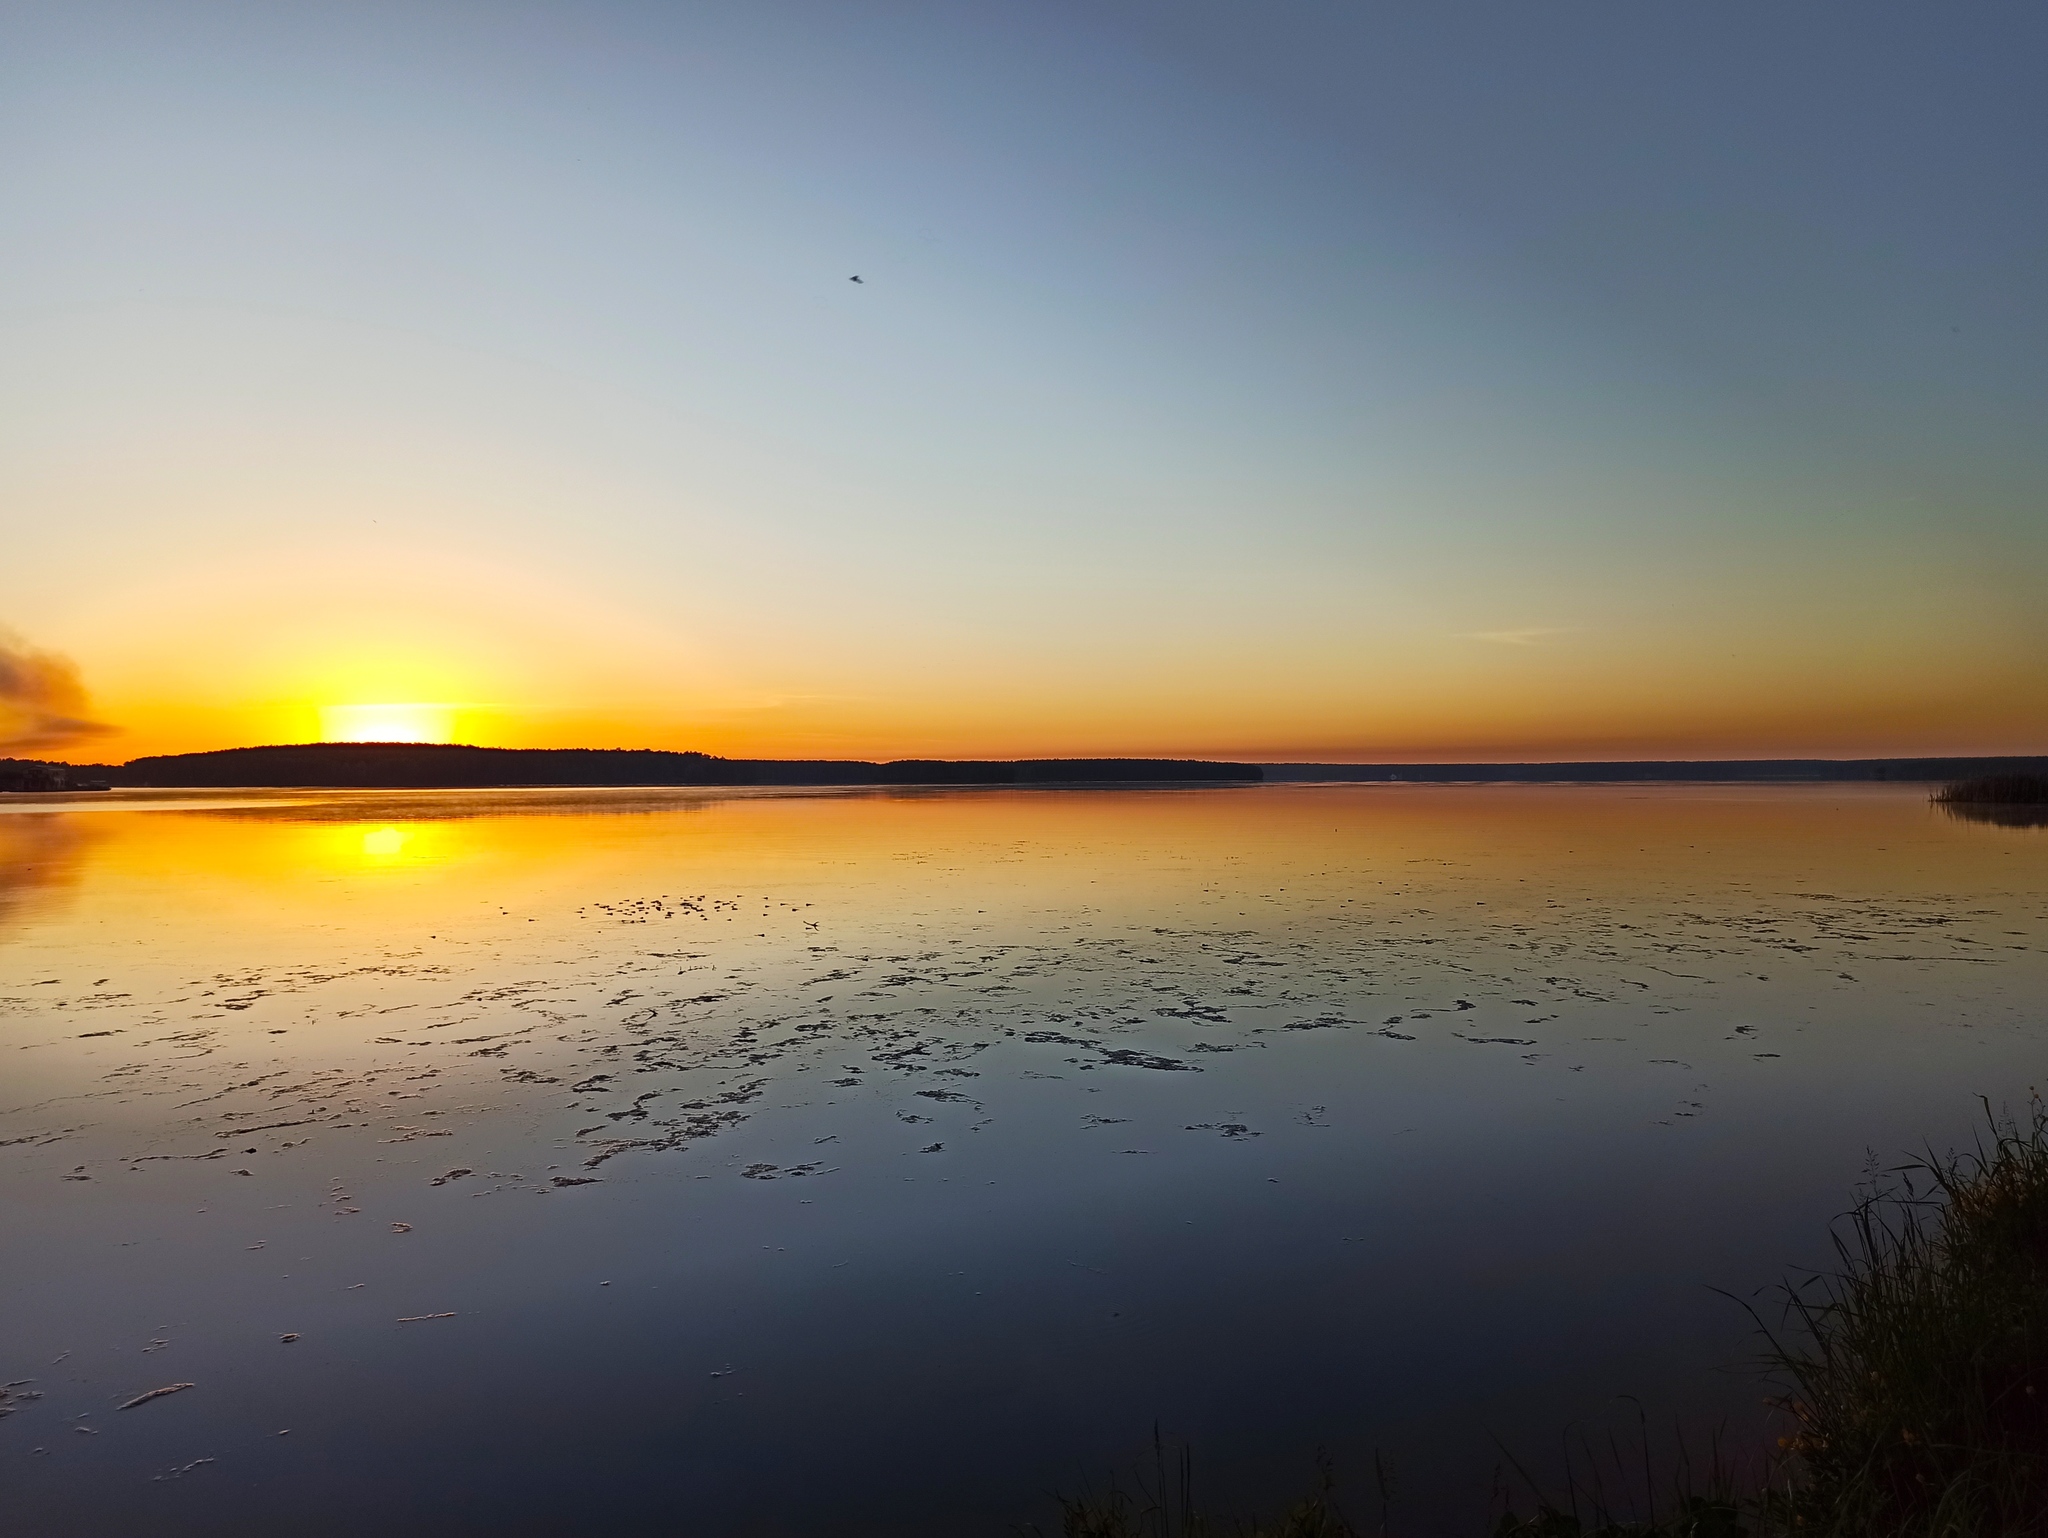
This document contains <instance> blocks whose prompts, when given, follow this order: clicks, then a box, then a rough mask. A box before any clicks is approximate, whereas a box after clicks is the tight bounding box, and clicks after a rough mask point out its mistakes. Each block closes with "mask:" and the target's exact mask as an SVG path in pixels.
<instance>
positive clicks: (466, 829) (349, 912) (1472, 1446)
mask: <svg viewBox="0 0 2048 1538" xmlns="http://www.w3.org/2000/svg"><path fill="white" fill-rule="evenodd" d="M2044 875H2048V833H2044V831H2043V830H2041V829H2037V828H2008V827H1998V826H1989V825H1980V824H1971V823H1965V822H1959V821H1956V820H1954V819H1952V818H1949V817H1947V816H1945V815H1943V814H1942V813H1940V812H1938V811H1936V810H1934V809H1932V808H1930V807H1929V806H1928V805H1927V802H1926V791H1925V788H1924V787H1909V786H1908V787H1886V786H1819V787H1816V786H1797V787H1770V786H1714V787H1696V786H1676V785H1671V786H1628V787H1600V786H1537V785H1519V786H1502V787H1484V786H1473V787H1465V786H1416V785H1405V786H1404V785H1357V786H1282V785H1274V786H1263V787H1256V786H1255V787H1238V788H1229V789H1200V788H1184V789H1175V790H1141V789H1129V790H1114V791H1094V790H1052V789H1047V790H1031V791H1010V790H983V791H948V792H916V791H904V792H893V793H874V792H862V793H857V794H835V793H817V792H811V793H761V792H737V793H734V792H723V793H720V792H695V791H682V790H675V791H670V790H663V791H602V792H563V791H541V790H536V791H493V792H440V793H406V792H282V793H270V792H253V793H252V792H235V793H195V792H148V791H129V792H116V793H113V794H110V795H97V796H77V797H72V798H70V799H68V800H67V799H65V798H61V797H42V798H39V797H14V798H9V799H7V800H6V801H5V802H0V1199H4V1204H5V1205H4V1212H5V1217H6V1221H5V1224H4V1231H0V1320H4V1321H5V1323H4V1325H0V1382H6V1383H8V1384H9V1388H8V1389H7V1396H8V1397H7V1398H6V1399H5V1401H4V1402H0V1409H4V1410H7V1411H9V1412H11V1413H7V1414H5V1415H4V1416H0V1500H4V1501H5V1503H6V1506H7V1508H8V1510H9V1512H10V1520H9V1523H8V1526H9V1528H10V1530H14V1531H20V1532H23V1533H38V1534H42V1533H50V1534H71V1533H79V1534H86V1533H111V1532H116V1531H124V1530H133V1531H145V1530H146V1531H148V1532H151V1533H153V1534H158V1535H163V1534H173V1535H175V1534H208V1535H223V1534H252V1535H253V1534H273V1533H279V1532H291V1533H294V1534H302V1535H303V1534H329V1533H331V1534H351V1535H353V1534H360V1533H364V1532H369V1531H379V1532H387V1533H400V1534H413V1533H418V1534H428V1533H434V1534H444V1533H467V1532H477V1533H484V1532H488V1533H492V1534H518V1533H536V1534H538V1533H549V1534H563V1533H585V1532H599V1531H603V1532H607V1533H614V1534H641V1533H675V1534H683V1533H692V1534H695V1533H717V1534H727V1533H732V1534H754V1533H760V1534H771V1533H781V1534H787V1533H794V1532H808V1533H828V1532H829V1533H834V1534H841V1533H844V1534H883V1533H887V1534H901V1535H923V1534H931V1535H938V1534H948V1535H956V1534H969V1533H991V1534H996V1533H1009V1532H1012V1531H1015V1530H1016V1529H1017V1528H1018V1526H1019V1525H1028V1524H1030V1523H1032V1522H1037V1523H1039V1524H1040V1525H1042V1526H1045V1527H1047V1528H1048V1529H1049V1530H1056V1528H1057V1523H1056V1520H1055V1513H1054V1512H1053V1510H1052V1508H1051V1505H1050V1501H1049V1493H1050V1492H1053V1491H1066V1492H1075V1491H1078V1490H1080V1489H1082V1488H1084V1487H1085V1486H1087V1485H1090V1484H1092V1485H1094V1486H1095V1487H1097V1488H1100V1487H1101V1486H1102V1485H1103V1483H1104V1482H1105V1481H1106V1480H1107V1478H1108V1477H1109V1476H1111V1475H1112V1474H1118V1475H1120V1476H1121V1477H1122V1478H1123V1479H1124V1480H1125V1482H1126V1483H1128V1482H1129V1477H1130V1471H1131V1470H1132V1469H1133V1468H1134V1467H1135V1466H1136V1464H1137V1461H1138V1460H1139V1459H1140V1458H1141V1457H1142V1456H1149V1448H1150V1444H1151V1438H1152V1435H1153V1428H1154V1426H1155V1424H1156V1425H1157V1426H1158V1427H1159V1428H1160V1430H1161V1431H1162V1433H1163V1434H1164V1435H1165V1436H1166V1437H1168V1438H1169V1439H1172V1440H1174V1441H1185V1442H1186V1443H1187V1444H1189V1445H1190V1446H1191V1447H1192V1448H1193V1451H1194V1458H1195V1470H1196V1479H1197V1485H1198V1489H1200V1490H1202V1491H1204V1492H1206V1493H1207V1494H1209V1495H1210V1496H1211V1497H1213V1498H1214V1500H1215V1501H1216V1502H1217V1503H1218V1504H1219V1505H1223V1506H1226V1507H1246V1508H1248V1507H1249V1506H1251V1505H1253V1504H1256V1503H1269V1502H1274V1501H1277V1500H1280V1499H1282V1498H1284V1497H1287V1496H1291V1495H1293V1494H1296V1493H1299V1492H1301V1491H1303V1490H1305V1489H1306V1488H1307V1487H1308V1486H1309V1485H1310V1484H1311V1483H1312V1482H1313V1479H1314V1457H1315V1453H1316V1450H1317V1449H1318V1448H1319V1447H1320V1448H1327V1449H1328V1451H1329V1454H1330V1456H1331V1458H1332V1460H1333V1462H1334V1465H1335V1467H1336V1469H1337V1472H1338V1474H1339V1476H1340V1478H1341V1480H1342V1486H1341V1488H1342V1490H1343V1491H1344V1492H1345V1494H1346V1497H1347V1505H1348V1506H1349V1507H1350V1508H1351V1509H1352V1510H1353V1514H1354V1516H1369V1517H1371V1518H1372V1519H1373V1520H1376V1519H1377V1511H1378V1507H1379V1503H1380V1499H1381V1497H1380V1493H1379V1491H1378V1490H1377V1489H1376V1488H1375V1485H1374V1481H1373V1478H1372V1475H1371V1472H1370V1470H1371V1466H1372V1462H1373V1456H1374V1453H1375V1451H1377V1452H1378V1453H1379V1454H1380V1455H1381V1457H1382V1459H1383V1461H1384V1463H1385V1464H1386V1466H1388V1467H1390V1468H1391V1469H1392V1470H1393V1478H1394V1485H1393V1491H1392V1497H1391V1511H1392V1515H1393V1523H1394V1526H1395V1528H1396V1530H1397V1531H1399V1532H1403V1533H1437V1532H1443V1533H1452V1532H1468V1533H1469V1532H1476V1531H1478V1530H1479V1528H1480V1525H1481V1524H1482V1523H1483V1522H1484V1521H1486V1519H1487V1511H1488V1504H1487V1503H1488V1499H1489V1488H1490V1482H1491V1481H1492V1480H1493V1479H1494V1478H1495V1476H1496V1471H1497V1469H1498V1468H1499V1467H1500V1466H1501V1464H1502V1462H1503V1456H1502V1451H1501V1450H1502V1448H1506V1449H1509V1450H1512V1451H1513V1452H1515V1453H1516V1455H1517V1456H1518V1457H1521V1458H1523V1459H1524V1461H1526V1462H1527V1463H1528V1464H1529V1465H1530V1466H1531V1467H1532V1468H1548V1467H1551V1466H1552V1465H1554V1463H1555V1460H1556V1454H1557V1449H1558V1448H1559V1446H1560V1445H1561V1442H1562V1440H1563V1439H1564V1438H1565V1437H1566V1436H1567V1435H1568V1434H1575V1433H1574V1428H1578V1429H1580V1430H1583V1429H1585V1428H1595V1429H1597V1430H1598V1433H1599V1435H1601V1436H1604V1435H1605V1434H1606V1430H1607V1429H1609V1428H1611V1427H1613V1426H1617V1425H1618V1426H1621V1427H1623V1428H1626V1427H1628V1426H1632V1425H1633V1424H1634V1423H1635V1422H1634V1417H1635V1416H1636V1414H1637V1409H1636V1406H1637V1405H1638V1404H1640V1405H1641V1406H1642V1407H1643V1413H1644V1414H1646V1415H1647V1416H1648V1417H1649V1419H1650V1421H1651V1422H1652V1423H1653V1425H1654V1426H1655V1427H1657V1428H1660V1429H1658V1430H1657V1431H1656V1433H1655V1435H1654V1437H1653V1440H1655V1441H1658V1442H1659V1445H1662V1439H1664V1438H1666V1436H1667V1432H1666V1431H1665V1430H1664V1429H1662V1428H1678V1429H1680V1430H1682V1431H1683V1432H1684V1433H1685V1434H1686V1435H1687V1436H1688V1437H1691V1438H1693V1439H1695V1441H1696V1442H1700V1439H1702V1438H1704V1437H1707V1436H1710V1435H1711V1434H1712V1433H1713V1431H1714V1429H1715V1428H1716V1427H1720V1426H1723V1425H1724V1424H1725V1427H1726V1428H1727V1429H1726V1431H1725V1432H1724V1433H1723V1434H1724V1437H1725V1439H1726V1440H1728V1441H1729V1442H1730V1443H1731V1444H1746V1443H1747V1442H1749V1441H1753V1440H1755V1439H1756V1437H1757V1436H1759V1435H1760V1434H1761V1433H1762V1430H1763V1422H1762V1419H1761V1416H1762V1412H1761V1411H1760V1410H1759V1409H1758V1408H1757V1401H1758V1399H1759V1397H1760V1395H1761V1394H1762V1393H1763V1392H1764V1390H1763V1389H1762V1387H1761V1386H1760V1385H1759V1383H1758V1382H1757V1381H1756V1380H1755V1378H1754V1377H1752V1376H1750V1375H1748V1374H1746V1373H1745V1372H1744V1371H1742V1370H1740V1369H1742V1368H1743V1366H1744V1364H1745V1363H1746V1362H1747V1361H1748V1360H1750V1359H1751V1358H1753V1357H1754V1355H1755V1352H1756V1341H1755V1336H1754V1327H1753V1325H1752V1324H1751V1323H1750V1321H1749V1320H1748V1319H1747V1318H1746V1317H1745V1316H1744V1315H1743V1313H1742V1311H1741V1309H1740V1308H1739V1307H1738V1306H1737V1305H1736V1304H1735V1303H1734V1302H1732V1301H1730V1300H1729V1299H1728V1298H1727V1297H1725V1296H1723V1295H1721V1293H1719V1292H1717V1291H1715V1289H1717V1288H1718V1289H1725V1290H1726V1291H1727V1292H1731V1293H1734V1294H1737V1295H1738V1296H1742V1297H1749V1296H1751V1295H1754V1294H1758V1293H1759V1290H1760V1289H1767V1288H1768V1287H1769V1286H1770V1285H1771V1284H1773V1283H1774V1282H1776V1281H1777V1280H1778V1279H1780V1278H1781V1277H1782V1276H1784V1275H1785V1274H1786V1272H1787V1270H1788V1268H1791V1267H1795V1266H1798V1265H1801V1264H1806V1263H1820V1262H1823V1261H1825V1260H1826V1259H1827V1243H1826V1224H1827V1221H1828V1219H1829V1218H1830V1217H1831V1216H1832V1215H1833V1214H1835V1213H1836V1212H1838V1211H1839V1210H1840V1209H1841V1208H1842V1207H1843V1206H1844V1205H1845V1204H1846V1202H1847V1200H1848V1198H1849V1197H1850V1195H1851V1192H1852V1188H1853V1187H1854V1185H1855V1184H1856V1182H1857V1181H1858V1180H1859V1179H1860V1178H1862V1177H1863V1176H1864V1175H1865V1173H1866V1172H1867V1171H1869V1170H1870V1169H1872V1168H1875V1167H1878V1166H1881V1165H1883V1164H1886V1163H1893V1162H1897V1160H1896V1156H1897V1155H1900V1154H1902V1153H1905V1152H1908V1151H1910V1150H1911V1149H1913V1148H1915V1147H1917V1146H1919V1145H1921V1144H1922V1143H1924V1142H1927V1141H1930V1140H1931V1141H1933V1142H1934V1143H1936V1144H1937V1145H1941V1146H1947V1145H1949V1144H1952V1143H1954V1142H1956V1141H1957V1140H1958V1139H1966V1138H1967V1137H1969V1135H1970V1133H1971V1129H1972V1126H1973V1120H1974V1119H1977V1118H1981V1116H1982V1114H1983V1113H1982V1108H1981V1107H1980V1106H1979V1105H1978V1103H1977V1101H1976V1098H1975V1097H1977V1096H1980V1095H1983V1096H1988V1097H1990V1098H1991V1099H1992V1101H1993V1102H1994V1103H2007V1104H2013V1105H2016V1106H2017V1105H2019V1104H2021V1103H2023V1102H2024V1100H2025V1097H2026V1095H2027V1093H2028V1091H2029V1089H2030V1087H2031V1086H2033V1085H2035V1084H2036V1083H2038V1082H2040V1080H2041V1076H2042V1072H2043V1069H2044V1068H2048V1060H2044V1055H2043V1047H2044V1044H2048V1008H2044V1000H2048V952H2044V941H2048V922H2044V921H2048V882H2044V879H2043V878H2044ZM172 1385H189V1387H184V1388H179V1389H178V1390H177V1391H176V1392H173V1393H169V1394H163V1395H159V1396H157V1397H155V1398H151V1399H147V1400H144V1401H142V1402H140V1403H132V1406H131V1407H130V1408H126V1409H123V1408H120V1406H122V1405H124V1404H131V1402H132V1401H135V1400H136V1399H137V1398H138V1396H141V1395H145V1394H147V1393H148V1392H149V1391H151V1390H154V1389H159V1388H168V1387H171V1386H172ZM1700 1445H1703V1443H1701V1444H1700ZM1523 1505H1524V1509H1526V1506H1527V1502H1526V1500H1524V1502H1523Z"/></svg>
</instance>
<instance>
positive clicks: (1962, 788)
mask: <svg viewBox="0 0 2048 1538" xmlns="http://www.w3.org/2000/svg"><path fill="white" fill-rule="evenodd" d="M1933 799H1934V803H1935V805H1937V806H2043V805H2048V774H1987V775H1983V776H1981V777H1979V778H1977V779H1974V780H1955V781H1953V782H1951V783H1950V784H1947V785H1944V786H1942V787H1941V789H1940V790H1937V791H1936V792H1935V793H1934V797H1933Z"/></svg>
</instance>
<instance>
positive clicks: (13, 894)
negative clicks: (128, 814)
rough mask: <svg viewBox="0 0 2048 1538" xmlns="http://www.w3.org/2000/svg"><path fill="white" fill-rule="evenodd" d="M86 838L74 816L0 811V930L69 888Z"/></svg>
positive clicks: (76, 877)
mask: <svg viewBox="0 0 2048 1538" xmlns="http://www.w3.org/2000/svg"><path fill="white" fill-rule="evenodd" d="M89 842H91V840H90V838H89V837H88V835H87V834H86V832H85V830H84V829H83V828H82V827H81V826H80V819H78V818H76V817H64V816H60V815H54V814H48V813H17V814H14V815H11V816H10V815H0V930H4V929H6V928H8V927H10V926H12V925H13V924H15V923H16V922H18V921H20V920H22V919H24V918H26V917H27V916H28V914H29V912H30V911H31V910H32V909H33V908H35V907H37V906H39V905H40V904H41V903H43V902H45V901H47V900H48V899H49V898H51V897H52V896H54V895H55V894H57V893H59V892H62V891H64V890H66V889H68V888H69V887H70V886H71V885H72V884H73V883H74V882H75V881H76V880H77V879H78V873H79V870H80V869H81V868H82V867H83V865H84V860H83V855H84V853H85V848H86V845H87V844H88V843H89Z"/></svg>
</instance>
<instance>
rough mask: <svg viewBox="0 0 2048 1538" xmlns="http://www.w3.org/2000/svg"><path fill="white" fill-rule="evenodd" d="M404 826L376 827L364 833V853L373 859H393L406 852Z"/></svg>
mask: <svg viewBox="0 0 2048 1538" xmlns="http://www.w3.org/2000/svg"><path fill="white" fill-rule="evenodd" d="M405 845H406V836H405V829H403V828H374V829H372V830H371V831H370V832H368V833H365V834H364V835H363V853H364V854H365V855H368V856H369V857H370V858H372V859H385V860H389V859H393V858H395V857H396V856H398V855H400V854H402V853H404V852H405Z"/></svg>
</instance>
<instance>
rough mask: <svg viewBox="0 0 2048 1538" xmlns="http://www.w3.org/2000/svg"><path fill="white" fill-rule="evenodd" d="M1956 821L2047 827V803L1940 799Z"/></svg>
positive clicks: (1941, 803)
mask: <svg viewBox="0 0 2048 1538" xmlns="http://www.w3.org/2000/svg"><path fill="white" fill-rule="evenodd" d="M1936 805H1938V806H1939V807H1940V808H1941V809H1942V810H1943V811H1944V812H1946V813H1948V815H1949V816H1951V817H1953V818H1955V819H1956V820H1957V821H1958V822H1988V823H1993V824H1995V825H1997V826H1998V827H2001V828H2048V805H2044V804H2041V803H2039V802H2035V803H2028V802H2023V801H2006V802H2000V801H1941V802H1937V803H1936Z"/></svg>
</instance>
